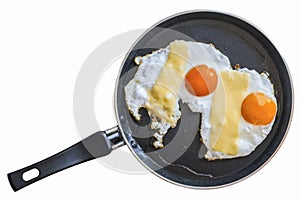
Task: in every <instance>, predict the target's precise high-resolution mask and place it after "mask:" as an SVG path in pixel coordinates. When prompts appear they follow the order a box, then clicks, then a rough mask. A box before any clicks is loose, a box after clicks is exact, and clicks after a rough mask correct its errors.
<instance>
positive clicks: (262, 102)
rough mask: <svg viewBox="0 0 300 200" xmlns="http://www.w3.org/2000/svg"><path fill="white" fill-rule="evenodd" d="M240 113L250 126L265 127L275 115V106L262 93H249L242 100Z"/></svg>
mask: <svg viewBox="0 0 300 200" xmlns="http://www.w3.org/2000/svg"><path fill="white" fill-rule="evenodd" d="M241 113H242V116H243V118H244V119H245V120H246V121H247V122H249V123H251V124H254V125H267V124H269V123H271V122H272V120H273V119H274V117H275V115H276V104H275V102H274V101H273V100H272V99H271V98H270V97H268V96H267V95H265V94H264V93H261V92H256V93H251V94H249V95H248V96H247V97H246V98H245V99H244V100H243V103H242V107H241Z"/></svg>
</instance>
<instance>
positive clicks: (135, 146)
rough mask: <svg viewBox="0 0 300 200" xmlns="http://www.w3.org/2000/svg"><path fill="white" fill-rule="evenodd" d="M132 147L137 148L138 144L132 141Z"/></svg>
mask: <svg viewBox="0 0 300 200" xmlns="http://www.w3.org/2000/svg"><path fill="white" fill-rule="evenodd" d="M130 145H131V146H132V147H133V148H137V143H136V142H135V141H134V140H131V141H130Z"/></svg>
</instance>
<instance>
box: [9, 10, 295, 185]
mask: <svg viewBox="0 0 300 200" xmlns="http://www.w3.org/2000/svg"><path fill="white" fill-rule="evenodd" d="M175 39H185V40H194V41H199V42H204V43H212V44H214V45H215V47H216V48H217V49H219V50H220V51H221V52H222V53H223V54H225V55H226V56H228V57H229V59H230V61H231V64H232V65H235V64H240V65H241V66H246V67H248V68H250V69H255V70H257V71H258V72H263V71H267V72H268V73H269V75H270V78H271V82H272V83H273V84H274V89H275V96H276V98H277V103H278V108H277V109H278V112H277V116H276V119H275V123H274V125H273V128H272V131H271V132H270V134H269V135H268V136H267V138H266V139H265V140H264V141H263V143H262V144H260V145H259V146H258V147H257V148H256V149H255V151H254V152H252V153H251V154H250V155H249V156H246V157H241V158H234V159H229V160H217V161H207V160H205V159H203V153H204V152H205V147H204V145H203V144H202V143H201V142H200V136H199V133H198V132H197V130H198V129H199V128H200V126H201V124H200V118H201V114H197V113H192V112H191V111H190V110H189V109H188V108H187V106H186V105H184V104H181V103H180V109H181V112H182V118H181V119H180V120H179V121H178V123H177V126H176V128H173V129H170V130H169V131H168V133H167V135H166V137H165V140H164V143H165V147H164V148H162V149H159V150H157V149H154V148H153V147H152V145H151V144H152V142H153V139H152V134H153V132H154V131H153V130H151V129H150V128H149V123H150V119H149V116H148V115H147V112H146V110H144V109H141V110H140V113H141V114H142V119H141V121H135V120H134V119H133V117H132V116H131V115H130V113H129V111H128V110H127V108H126V103H125V98H124V86H125V85H126V84H127V83H128V81H129V80H131V79H132V78H133V75H134V74H135V72H136V70H137V66H136V65H135V64H134V62H133V60H134V58H135V57H136V56H142V55H145V54H148V53H151V52H152V51H153V50H156V49H158V48H161V47H165V46H167V45H168V44H169V43H170V42H171V41H173V40H175ZM115 94H116V95H115V110H116V115H117V121H118V126H117V127H114V128H112V129H109V130H107V131H100V132H97V133H94V134H93V135H91V136H89V137H88V138H86V139H84V140H83V141H81V142H79V143H77V144H75V145H73V146H71V147H69V148H68V149H66V150H64V151H62V152H60V153H58V154H56V155H54V156H52V157H49V158H47V159H45V160H43V161H40V162H38V163H35V164H33V165H31V166H28V167H25V168H23V169H20V170H17V171H15V172H12V173H9V174H8V179H9V182H10V184H11V186H12V188H13V190H14V191H17V190H19V189H21V188H23V187H25V186H27V185H29V184H31V183H34V182H36V181H38V180H40V179H42V178H45V177H47V176H49V175H51V174H54V173H56V172H59V171H61V170H63V169H66V168H69V167H71V166H74V165H77V164H80V163H82V162H85V161H88V160H91V159H95V158H98V157H101V156H105V155H107V154H109V153H110V152H111V151H112V150H113V149H115V148H118V147H120V146H122V145H123V144H124V142H125V143H126V144H127V146H128V148H129V149H130V150H131V151H132V153H133V154H134V155H135V156H136V157H137V159H138V160H139V161H140V162H141V163H142V164H143V165H144V166H145V167H146V168H148V169H149V170H150V171H151V172H153V173H154V174H156V175H158V176H159V177H161V178H163V179H165V180H168V181H170V182H172V183H176V184H179V185H182V186H187V187H193V188H212V187H220V186H224V185H228V184H232V183H235V182H237V181H239V180H242V179H244V178H246V177H248V176H250V175H251V174H253V173H254V172H255V171H257V170H258V169H260V168H261V167H262V166H264V164H266V163H267V161H269V160H270V159H271V158H272V156H273V155H274V154H275V153H276V151H277V150H278V148H279V147H280V145H281V143H282V141H283V139H284V138H285V136H286V134H287V129H288V127H289V124H290V121H291V117H292V110H293V90H292V83H291V77H290V75H289V72H288V70H287V66H286V64H285V63H284V61H283V59H282V57H281V56H280V54H279V52H278V51H277V50H276V48H275V47H274V45H273V44H272V43H271V42H270V41H269V39H268V38H267V37H266V36H265V35H263V34H262V33H261V32H260V31H259V30H257V29H256V28H255V27H253V26H252V25H250V24H249V23H247V22H245V21H243V20H241V19H239V18H236V17H234V16H231V15H227V14H223V13H217V12H199V11H192V12H186V13H181V14H178V15H175V16H172V17H170V18H167V19H165V20H163V21H162V22H160V23H158V24H157V25H155V26H154V27H152V28H150V29H149V30H148V31H147V32H146V33H145V34H144V35H143V36H141V37H140V39H139V40H138V41H137V42H136V43H135V45H134V46H133V47H132V49H131V50H130V51H129V53H128V54H127V56H126V58H125V60H124V62H123V65H122V68H121V70H120V73H119V77H118V83H117V86H116V93H115ZM31 169H37V170H39V175H38V176H37V177H35V178H33V179H31V180H27V181H25V180H23V178H22V175H23V174H24V173H25V172H27V171H29V170H31Z"/></svg>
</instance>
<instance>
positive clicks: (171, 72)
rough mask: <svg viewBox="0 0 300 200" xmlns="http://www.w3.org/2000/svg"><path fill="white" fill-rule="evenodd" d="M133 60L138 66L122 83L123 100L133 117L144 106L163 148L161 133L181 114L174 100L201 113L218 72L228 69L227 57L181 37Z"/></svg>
mask: <svg viewBox="0 0 300 200" xmlns="http://www.w3.org/2000/svg"><path fill="white" fill-rule="evenodd" d="M135 62H136V64H137V65H139V67H138V70H137V72H136V74H135V76H134V78H133V79H132V80H131V81H130V82H129V83H128V84H127V85H126V86H125V100H126V103H127V107H128V109H129V111H130V112H131V114H132V115H133V116H134V117H135V118H136V119H137V120H140V117H141V116H140V114H139V113H138V111H139V109H140V108H142V107H144V108H146V109H147V111H148V114H149V116H150V117H151V128H152V129H156V130H157V132H156V133H154V135H153V136H154V139H155V141H154V143H153V145H154V147H156V148H162V147H163V137H164V135H165V134H166V132H167V131H168V129H169V128H170V127H175V126H176V123H177V121H178V120H179V119H180V117H181V112H180V109H179V104H178V101H179V100H180V99H181V100H182V101H183V102H185V103H187V104H188V106H189V107H190V109H191V110H192V111H194V112H201V111H202V110H203V109H202V107H205V106H209V104H210V102H211V98H212V96H211V94H212V93H213V92H214V90H215V88H216V86H217V80H218V73H219V72H220V71H222V70H230V69H231V67H230V62H229V59H228V58H227V57H226V56H225V55H223V54H222V53H221V52H220V51H219V50H217V49H216V48H215V47H214V46H212V45H209V44H204V43H200V42H187V41H183V40H175V41H174V42H171V43H170V44H169V45H168V46H167V47H166V48H163V49H160V50H158V51H155V52H153V53H151V54H149V55H146V56H143V57H137V58H136V59H135ZM199 77H200V78H202V79H201V80H200V81H199V79H198V78H199ZM199 83H201V85H200V86H198V84H199Z"/></svg>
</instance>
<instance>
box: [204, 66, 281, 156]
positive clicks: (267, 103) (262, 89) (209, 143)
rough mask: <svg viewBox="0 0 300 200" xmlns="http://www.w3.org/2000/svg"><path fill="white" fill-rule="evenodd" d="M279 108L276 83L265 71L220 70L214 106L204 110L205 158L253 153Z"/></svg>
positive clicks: (269, 127) (265, 135) (213, 100)
mask: <svg viewBox="0 0 300 200" xmlns="http://www.w3.org/2000/svg"><path fill="white" fill-rule="evenodd" d="M276 112H277V102H276V98H275V96H274V89H273V85H272V83H271V82H270V80H269V78H268V76H267V75H266V74H265V73H262V74H259V73H258V72H256V71H254V70H249V69H247V68H243V69H237V70H231V71H224V72H221V79H220V80H219V84H218V86H217V88H216V91H215V93H214V95H213V98H212V106H211V108H210V109H209V111H208V110H207V111H206V112H203V113H202V124H201V136H202V140H203V143H204V144H205V146H206V147H207V153H206V154H205V158H207V159H208V160H215V159H227V158H234V157H240V156H246V155H248V154H250V153H251V152H252V151H253V150H254V149H255V148H256V147H257V146H258V145H259V144H260V143H261V142H262V141H263V140H264V139H265V138H266V137H267V135H268V134H269V133H270V131H271V129H272V125H273V123H274V120H275V116H276Z"/></svg>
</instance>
